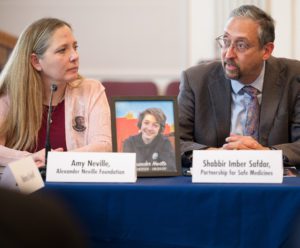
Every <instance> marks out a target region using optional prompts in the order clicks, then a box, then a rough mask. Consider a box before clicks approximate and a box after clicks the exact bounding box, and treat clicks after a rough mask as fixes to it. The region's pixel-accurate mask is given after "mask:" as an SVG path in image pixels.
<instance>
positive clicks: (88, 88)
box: [67, 78, 104, 96]
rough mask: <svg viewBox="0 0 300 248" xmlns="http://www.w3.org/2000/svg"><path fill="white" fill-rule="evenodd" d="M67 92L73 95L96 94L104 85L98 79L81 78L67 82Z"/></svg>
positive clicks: (99, 93) (99, 92)
mask: <svg viewBox="0 0 300 248" xmlns="http://www.w3.org/2000/svg"><path fill="white" fill-rule="evenodd" d="M67 92H68V93H70V94H71V95H73V96H75V95H80V96H84V95H86V96H91V95H95V96H98V95H101V94H102V93H103V92H104V86H103V85H102V83H101V82H100V81H99V80H96V79H90V78H82V79H79V80H76V81H74V82H72V83H69V84H68V87H67Z"/></svg>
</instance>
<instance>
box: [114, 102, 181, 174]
mask: <svg viewBox="0 0 300 248" xmlns="http://www.w3.org/2000/svg"><path fill="white" fill-rule="evenodd" d="M111 117H112V119H111V120H112V141H113V142H112V143H113V151H114V152H134V153H136V166H137V176H138V177H163V176H179V175H181V169H180V164H181V163H180V152H179V128H178V106H177V98H176V96H143V97H139V96H120V97H112V99H111Z"/></svg>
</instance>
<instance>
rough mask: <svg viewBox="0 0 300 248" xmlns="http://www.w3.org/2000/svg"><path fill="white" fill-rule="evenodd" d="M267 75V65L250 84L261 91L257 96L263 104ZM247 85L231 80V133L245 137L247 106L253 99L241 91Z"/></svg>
mask: <svg viewBox="0 0 300 248" xmlns="http://www.w3.org/2000/svg"><path fill="white" fill-rule="evenodd" d="M264 75H265V64H264V66H263V69H262V70H261V73H260V75H259V76H258V77H257V79H256V80H255V81H254V82H253V83H251V84H249V85H251V86H252V87H254V88H256V89H258V90H259V92H260V93H259V94H258V95H257V98H258V102H259V104H261V98H262V89H263V83H264ZM244 86H245V85H244V84H242V83H240V82H239V81H237V80H231V97H232V101H231V127H230V133H233V134H239V135H244V128H245V123H246V116H247V106H248V104H249V102H250V100H251V97H250V96H249V95H248V94H247V93H245V92H244V91H243V90H241V89H242V88H243V87H244Z"/></svg>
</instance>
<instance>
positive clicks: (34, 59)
mask: <svg viewBox="0 0 300 248" xmlns="http://www.w3.org/2000/svg"><path fill="white" fill-rule="evenodd" d="M30 62H31V65H32V66H33V68H34V69H36V70H37V71H41V70H42V67H41V64H40V60H39V57H38V56H37V55H36V54H35V53H32V54H31V55H30Z"/></svg>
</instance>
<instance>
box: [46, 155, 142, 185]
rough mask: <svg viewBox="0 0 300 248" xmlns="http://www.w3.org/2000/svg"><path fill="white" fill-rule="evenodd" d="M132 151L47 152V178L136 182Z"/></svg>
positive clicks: (47, 179)
mask: <svg viewBox="0 0 300 248" xmlns="http://www.w3.org/2000/svg"><path fill="white" fill-rule="evenodd" d="M135 160H136V154H135V153H108V152H107V153H106V152H105V153H104V152H103V153H102V152H49V153H48V164H47V174H46V181H47V182H136V179H137V175H136V165H135Z"/></svg>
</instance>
